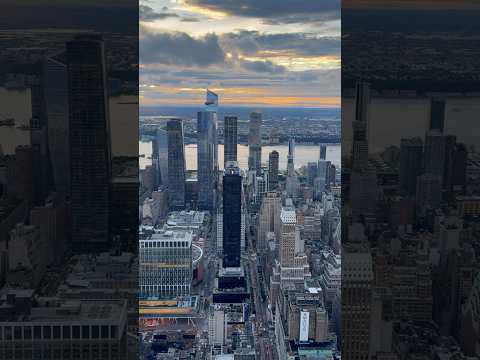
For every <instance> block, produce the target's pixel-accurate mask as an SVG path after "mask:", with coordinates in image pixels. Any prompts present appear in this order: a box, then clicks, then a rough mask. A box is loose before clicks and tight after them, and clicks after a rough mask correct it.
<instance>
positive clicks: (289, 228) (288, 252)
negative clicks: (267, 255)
mask: <svg viewBox="0 0 480 360" xmlns="http://www.w3.org/2000/svg"><path fill="white" fill-rule="evenodd" d="M296 227H297V214H296V212H295V208H294V207H293V206H286V207H283V208H282V210H281V212H280V239H279V245H280V249H279V250H280V251H279V257H280V265H281V266H282V267H293V266H294V265H295V264H294V259H295V248H296V246H295V240H296V235H297V231H296Z"/></svg>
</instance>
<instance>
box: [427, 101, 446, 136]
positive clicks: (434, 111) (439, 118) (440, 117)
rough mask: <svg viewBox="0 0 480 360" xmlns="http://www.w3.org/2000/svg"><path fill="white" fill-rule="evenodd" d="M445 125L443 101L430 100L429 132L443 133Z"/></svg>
mask: <svg viewBox="0 0 480 360" xmlns="http://www.w3.org/2000/svg"><path fill="white" fill-rule="evenodd" d="M444 124H445V100H444V99H438V98H432V99H431V100H430V127H429V128H430V130H438V131H440V132H441V133H443V128H444Z"/></svg>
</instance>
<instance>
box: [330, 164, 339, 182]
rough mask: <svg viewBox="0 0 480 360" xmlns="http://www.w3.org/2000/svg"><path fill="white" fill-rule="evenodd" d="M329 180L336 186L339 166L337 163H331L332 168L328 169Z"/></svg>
mask: <svg viewBox="0 0 480 360" xmlns="http://www.w3.org/2000/svg"><path fill="white" fill-rule="evenodd" d="M328 177H329V179H328V182H329V184H330V185H331V186H335V185H336V182H337V168H336V166H335V165H333V164H330V169H329V170H328Z"/></svg>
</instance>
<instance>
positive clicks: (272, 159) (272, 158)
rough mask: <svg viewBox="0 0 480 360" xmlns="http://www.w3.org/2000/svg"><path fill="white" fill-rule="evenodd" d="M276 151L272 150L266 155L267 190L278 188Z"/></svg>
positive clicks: (277, 156)
mask: <svg viewBox="0 0 480 360" xmlns="http://www.w3.org/2000/svg"><path fill="white" fill-rule="evenodd" d="M278 158H279V155H278V151H276V150H273V151H272V152H271V153H270V154H269V155H268V190H269V191H272V190H275V189H276V188H277V186H278Z"/></svg>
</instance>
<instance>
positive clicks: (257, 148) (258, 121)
mask: <svg viewBox="0 0 480 360" xmlns="http://www.w3.org/2000/svg"><path fill="white" fill-rule="evenodd" d="M249 125H250V126H249V131H248V170H250V171H251V170H255V171H256V172H257V174H260V170H261V165H262V134H261V131H262V114H261V113H259V112H252V113H251V114H250V124H249Z"/></svg>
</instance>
